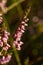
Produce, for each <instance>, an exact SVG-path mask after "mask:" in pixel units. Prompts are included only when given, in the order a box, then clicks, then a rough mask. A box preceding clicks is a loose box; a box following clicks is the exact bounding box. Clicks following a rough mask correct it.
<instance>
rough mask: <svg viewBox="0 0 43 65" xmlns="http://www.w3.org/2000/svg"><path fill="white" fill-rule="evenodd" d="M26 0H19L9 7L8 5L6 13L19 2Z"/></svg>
mask: <svg viewBox="0 0 43 65" xmlns="http://www.w3.org/2000/svg"><path fill="white" fill-rule="evenodd" d="M24 1H25V0H19V1H18V2H15V3H13V4H12V5H10V6H9V7H7V8H6V9H5V12H4V13H7V12H8V11H10V10H11V9H12V8H14V7H16V6H17V5H18V4H20V3H22V2H24Z"/></svg>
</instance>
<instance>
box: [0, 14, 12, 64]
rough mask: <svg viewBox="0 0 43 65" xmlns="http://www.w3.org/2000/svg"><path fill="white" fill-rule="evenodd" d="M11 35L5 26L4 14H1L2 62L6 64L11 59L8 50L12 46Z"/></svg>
mask: <svg viewBox="0 0 43 65" xmlns="http://www.w3.org/2000/svg"><path fill="white" fill-rule="evenodd" d="M9 36H10V33H9V32H8V31H7V27H6V26H4V27H3V18H2V14H0V64H6V63H7V62H9V61H10V59H11V55H9V54H8V50H9V48H10V47H11V46H10V44H9Z"/></svg>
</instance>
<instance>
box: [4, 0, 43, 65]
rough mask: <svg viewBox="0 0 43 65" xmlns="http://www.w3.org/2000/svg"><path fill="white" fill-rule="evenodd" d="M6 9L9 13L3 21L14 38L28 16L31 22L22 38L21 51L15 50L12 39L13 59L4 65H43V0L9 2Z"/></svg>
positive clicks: (15, 0)
mask: <svg viewBox="0 0 43 65" xmlns="http://www.w3.org/2000/svg"><path fill="white" fill-rule="evenodd" d="M12 4H14V6H13V5H12ZM6 7H8V12H6V13H4V14H3V19H4V20H5V22H6V25H9V26H7V27H8V29H9V30H10V34H11V37H12V38H13V35H14V34H15V33H16V30H17V28H18V27H19V25H20V23H21V21H22V20H23V18H24V16H26V14H27V18H28V19H29V21H28V22H27V24H28V26H27V27H26V29H25V32H24V33H23V35H22V37H21V41H22V42H23V44H22V45H21V50H17V49H15V48H13V46H12V45H13V43H12V38H11V39H10V40H11V43H10V45H11V48H10V50H9V52H8V53H11V55H12V58H11V60H10V62H9V63H6V64H4V65H43V0H7V3H6Z"/></svg>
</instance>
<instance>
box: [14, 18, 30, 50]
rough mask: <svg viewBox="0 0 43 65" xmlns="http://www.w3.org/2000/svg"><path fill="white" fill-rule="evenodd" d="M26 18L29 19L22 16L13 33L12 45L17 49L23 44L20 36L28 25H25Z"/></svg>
mask: <svg viewBox="0 0 43 65" xmlns="http://www.w3.org/2000/svg"><path fill="white" fill-rule="evenodd" d="M28 20H29V19H28V18H26V17H24V18H23V20H22V21H21V23H20V25H19V27H18V28H17V31H16V33H15V34H14V35H13V37H14V42H13V45H14V46H15V47H16V48H17V50H21V45H22V44H23V42H22V41H21V37H22V35H23V33H24V32H25V29H26V28H25V27H26V26H28V25H27V22H28Z"/></svg>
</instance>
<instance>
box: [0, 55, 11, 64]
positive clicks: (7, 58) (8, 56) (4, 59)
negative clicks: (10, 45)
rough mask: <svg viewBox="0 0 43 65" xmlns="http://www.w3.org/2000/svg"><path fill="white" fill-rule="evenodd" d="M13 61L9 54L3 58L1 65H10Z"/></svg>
mask: <svg viewBox="0 0 43 65" xmlns="http://www.w3.org/2000/svg"><path fill="white" fill-rule="evenodd" d="M10 60H11V55H9V54H7V56H6V57H5V56H3V57H2V59H1V61H0V64H6V63H8V62H9V61H10Z"/></svg>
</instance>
